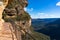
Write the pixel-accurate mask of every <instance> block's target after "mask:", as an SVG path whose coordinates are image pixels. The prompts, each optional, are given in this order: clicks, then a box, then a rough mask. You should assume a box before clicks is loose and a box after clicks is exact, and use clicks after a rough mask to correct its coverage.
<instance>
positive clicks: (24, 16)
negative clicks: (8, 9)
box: [3, 12, 31, 22]
mask: <svg viewBox="0 0 60 40" xmlns="http://www.w3.org/2000/svg"><path fill="white" fill-rule="evenodd" d="M7 16H8V15H7V14H6V13H5V12H4V13H3V19H4V20H5V21H6V22H8V21H9V19H12V20H14V21H27V20H30V19H31V17H30V15H29V14H28V13H27V12H25V13H23V14H22V15H15V17H12V16H9V17H7Z"/></svg>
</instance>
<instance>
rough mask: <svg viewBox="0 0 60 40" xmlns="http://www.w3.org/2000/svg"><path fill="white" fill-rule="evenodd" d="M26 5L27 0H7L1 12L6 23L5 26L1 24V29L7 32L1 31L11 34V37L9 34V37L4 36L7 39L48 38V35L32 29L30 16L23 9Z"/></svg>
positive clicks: (36, 39) (46, 39)
mask: <svg viewBox="0 0 60 40" xmlns="http://www.w3.org/2000/svg"><path fill="white" fill-rule="evenodd" d="M27 5H28V1H27V0H8V5H7V6H6V8H5V10H4V12H3V19H4V21H5V22H4V25H5V26H6V25H8V26H6V27H5V28H4V26H3V29H4V30H5V31H6V32H8V33H6V32H5V31H4V30H3V32H2V33H3V34H6V35H7V34H11V35H12V37H11V36H10V35H8V36H10V39H8V38H6V39H8V40H14V39H15V40H50V37H48V36H46V35H44V34H41V33H40V34H39V33H37V32H34V31H32V30H33V29H32V28H31V17H30V15H29V14H28V13H27V12H25V11H24V8H25V7H27ZM6 28H7V29H6ZM9 29H10V30H9ZM7 30H9V31H7ZM5 37H6V36H5ZM2 38H3V37H2ZM11 38H12V39H11ZM2 40H4V39H2Z"/></svg>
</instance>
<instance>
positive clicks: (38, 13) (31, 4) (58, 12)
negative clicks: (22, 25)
mask: <svg viewBox="0 0 60 40" xmlns="http://www.w3.org/2000/svg"><path fill="white" fill-rule="evenodd" d="M24 10H25V11H27V12H28V13H29V14H30V16H31V18H60V0H28V6H27V7H26V8H24Z"/></svg>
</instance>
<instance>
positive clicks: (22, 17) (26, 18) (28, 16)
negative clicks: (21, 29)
mask: <svg viewBox="0 0 60 40" xmlns="http://www.w3.org/2000/svg"><path fill="white" fill-rule="evenodd" d="M30 19H31V17H30V15H29V14H28V13H27V12H25V13H23V14H22V15H18V16H17V17H16V20H17V21H20V20H22V21H24V20H26V21H27V20H30Z"/></svg>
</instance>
